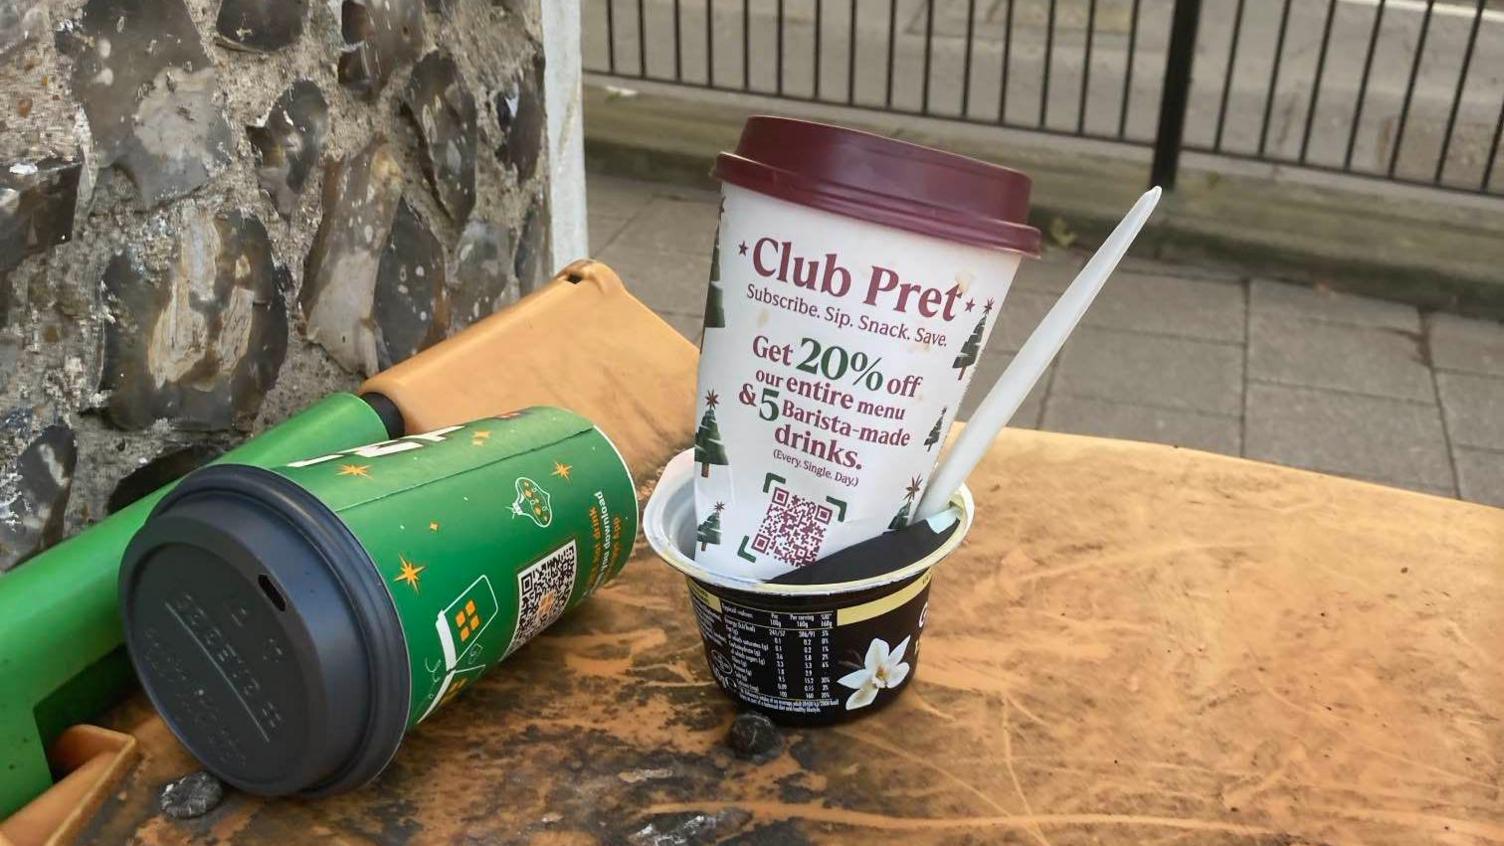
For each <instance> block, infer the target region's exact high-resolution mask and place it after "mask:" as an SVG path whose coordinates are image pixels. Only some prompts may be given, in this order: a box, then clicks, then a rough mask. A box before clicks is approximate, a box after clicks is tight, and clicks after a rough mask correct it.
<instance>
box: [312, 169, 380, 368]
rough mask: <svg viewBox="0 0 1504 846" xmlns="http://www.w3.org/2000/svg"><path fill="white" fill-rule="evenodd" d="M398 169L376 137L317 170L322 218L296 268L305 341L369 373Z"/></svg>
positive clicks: (374, 361) (375, 362) (376, 358)
mask: <svg viewBox="0 0 1504 846" xmlns="http://www.w3.org/2000/svg"><path fill="white" fill-rule="evenodd" d="M401 201H402V169H401V167H400V166H399V165H398V164H397V160H396V159H395V158H393V157H392V153H391V150H390V149H389V148H388V147H387V144H386V142H385V141H383V140H381V139H377V140H375V141H373V142H371V144H370V145H368V146H367V147H366V148H365V149H364V150H361V151H360V152H359V153H357V154H355V155H354V156H351V157H350V158H348V159H345V160H344V161H339V162H331V163H330V164H329V165H328V167H327V168H326V169H325V172H324V197H323V206H324V217H323V219H322V220H321V221H320V222H319V228H318V232H317V233H315V234H314V238H313V247H312V248H311V249H310V250H309V251H308V260H307V263H306V264H305V266H304V271H303V291H302V294H301V299H300V302H301V304H302V307H303V315H304V318H305V319H306V321H307V334H308V338H309V340H311V341H313V342H315V343H317V344H318V345H319V346H322V347H323V348H324V349H325V350H328V351H329V354H330V355H331V356H333V358H334V360H335V361H337V362H339V363H340V365H342V366H343V367H345V368H346V369H348V370H352V371H356V372H360V373H364V374H365V375H367V376H371V375H375V374H376V372H377V371H378V370H379V369H380V366H381V365H380V361H381V357H380V355H379V354H378V348H379V347H380V344H379V342H378V338H377V335H376V329H375V326H374V324H373V322H372V319H371V311H372V308H373V305H374V301H375V296H376V279H377V271H378V269H379V268H380V265H381V259H382V254H383V253H384V252H385V249H386V244H387V239H388V237H389V236H390V235H391V232H392V221H393V219H394V218H395V217H396V215H397V208H398V206H399V205H400V203H401Z"/></svg>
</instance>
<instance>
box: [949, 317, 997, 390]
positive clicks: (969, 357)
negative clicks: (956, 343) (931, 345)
mask: <svg viewBox="0 0 1504 846" xmlns="http://www.w3.org/2000/svg"><path fill="white" fill-rule="evenodd" d="M991 313H992V300H988V301H987V305H986V306H985V307H983V308H982V319H981V320H978V321H977V328H975V329H973V330H971V337H969V338H967V339H966V343H964V344H962V345H961V352H960V354H959V355H957V356H956V360H955V361H954V362H953V363H952V364H951V367H958V368H960V370H961V372H960V373H958V374H956V380H957V381H960V380H961V379H964V378H966V369H967V368H969V367H971V366H972V365H973V364H976V363H977V356H978V355H980V354H981V352H982V333H983V332H985V331H987V315H989V314H991Z"/></svg>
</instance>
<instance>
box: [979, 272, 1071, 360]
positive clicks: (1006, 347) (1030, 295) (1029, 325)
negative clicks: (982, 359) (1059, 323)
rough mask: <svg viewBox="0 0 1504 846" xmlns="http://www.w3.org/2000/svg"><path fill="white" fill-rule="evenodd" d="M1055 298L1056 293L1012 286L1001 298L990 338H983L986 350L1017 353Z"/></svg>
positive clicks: (1056, 296)
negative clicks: (1000, 307) (985, 339)
mask: <svg viewBox="0 0 1504 846" xmlns="http://www.w3.org/2000/svg"><path fill="white" fill-rule="evenodd" d="M1058 298H1059V295H1057V294H1047V293H1044V292H1041V291H1035V290H1031V289H1028V288H1019V287H1017V286H1015V287H1014V288H1013V290H1011V291H1009V292H1008V296H1007V297H1005V298H1004V299H1003V311H1002V314H1001V315H1000V316H999V317H998V324H997V327H996V328H995V329H993V330H992V337H990V338H988V339H987V348H988V349H993V348H996V349H999V350H1002V351H1004V352H1017V351H1018V350H1019V348H1020V347H1022V346H1023V345H1024V341H1027V340H1028V339H1029V336H1030V335H1031V334H1033V333H1034V327H1036V326H1038V325H1039V321H1041V320H1043V319H1044V316H1045V314H1046V313H1047V312H1049V310H1050V307H1051V306H1053V305H1054V304H1055V300H1056V299H1058Z"/></svg>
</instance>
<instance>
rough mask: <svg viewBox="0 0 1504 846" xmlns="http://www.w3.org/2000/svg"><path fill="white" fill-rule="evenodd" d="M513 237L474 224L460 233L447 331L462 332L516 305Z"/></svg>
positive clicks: (486, 224)
mask: <svg viewBox="0 0 1504 846" xmlns="http://www.w3.org/2000/svg"><path fill="white" fill-rule="evenodd" d="M511 242H512V234H511V233H510V232H509V231H507V230H505V229H503V228H501V227H500V226H497V225H496V224H494V223H490V222H489V221H484V220H473V221H471V222H470V223H469V225H467V226H466V227H465V231H464V232H462V233H460V243H459V246H458V247H457V248H456V249H455V263H454V264H455V267H454V276H453V277H452V278H451V279H450V289H449V290H450V294H449V314H450V328H451V329H455V330H458V329H463V328H465V327H466V326H469V325H470V324H471V323H474V322H475V321H477V320H480V319H481V318H484V317H487V316H489V315H490V314H491V313H492V312H495V311H497V310H498V309H500V308H502V307H503V306H506V305H509V304H511V303H513V302H516V300H517V296H518V286H517V277H515V276H513V275H512V273H513V270H512V245H511Z"/></svg>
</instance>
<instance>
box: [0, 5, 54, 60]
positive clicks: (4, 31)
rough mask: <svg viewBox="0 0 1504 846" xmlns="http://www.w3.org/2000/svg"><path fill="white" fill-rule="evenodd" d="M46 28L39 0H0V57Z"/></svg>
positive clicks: (3, 56) (45, 17) (44, 15)
mask: <svg viewBox="0 0 1504 846" xmlns="http://www.w3.org/2000/svg"><path fill="white" fill-rule="evenodd" d="M46 28H47V12H46V10H45V9H43V8H42V7H41V0H0V59H3V58H5V56H6V54H8V53H9V52H10V51H11V50H13V49H15V48H16V47H18V46H20V45H21V44H22V43H23V42H26V41H30V40H31V39H33V38H35V37H37V35H39V34H40V33H41V32H42V31H43V30H44V29H46Z"/></svg>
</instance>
